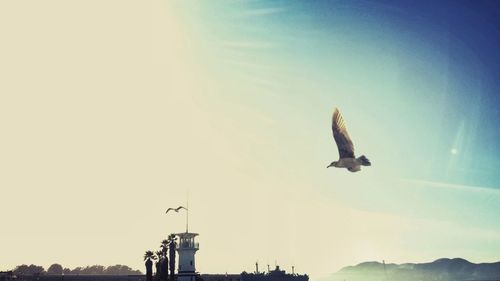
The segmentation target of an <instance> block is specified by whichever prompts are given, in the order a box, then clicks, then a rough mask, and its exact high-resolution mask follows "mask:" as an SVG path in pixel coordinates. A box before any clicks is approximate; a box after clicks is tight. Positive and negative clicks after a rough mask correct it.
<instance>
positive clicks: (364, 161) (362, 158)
mask: <svg viewBox="0 0 500 281" xmlns="http://www.w3.org/2000/svg"><path fill="white" fill-rule="evenodd" d="M356 160H358V162H359V163H360V164H361V165H363V166H371V165H372V163H370V160H368V158H366V156H364V155H361V156H359V157H358V159H356Z"/></svg>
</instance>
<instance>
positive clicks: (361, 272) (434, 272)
mask: <svg viewBox="0 0 500 281" xmlns="http://www.w3.org/2000/svg"><path fill="white" fill-rule="evenodd" d="M338 280H346V281H372V280H384V281H390V280H398V281H420V280H426V281H456V280H482V281H484V280H488V281H489V280H498V281H500V262H495V263H472V262H469V261H468V260H465V259H462V258H454V259H448V258H442V259H438V260H435V261H433V262H429V263H404V264H394V263H390V264H385V269H384V264H383V263H380V262H364V263H360V264H358V265H356V266H347V267H344V268H342V269H341V270H339V271H338V272H337V273H334V274H333V275H332V276H331V278H328V281H338Z"/></svg>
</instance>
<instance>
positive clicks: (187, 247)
mask: <svg viewBox="0 0 500 281" xmlns="http://www.w3.org/2000/svg"><path fill="white" fill-rule="evenodd" d="M176 235H177V236H178V237H179V244H178V246H177V253H178V254H179V268H178V270H177V272H178V273H177V281H196V276H197V274H196V266H195V265H196V263H195V259H194V255H195V254H196V251H198V249H199V244H198V243H197V242H195V241H194V238H195V237H196V236H198V233H191V232H188V230H187V229H186V232H184V233H177V234H176Z"/></svg>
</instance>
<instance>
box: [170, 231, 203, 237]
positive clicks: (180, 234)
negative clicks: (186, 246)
mask: <svg viewBox="0 0 500 281" xmlns="http://www.w3.org/2000/svg"><path fill="white" fill-rule="evenodd" d="M175 235H177V236H179V237H183V238H190V237H195V236H198V233H193V232H181V233H176V234H175Z"/></svg>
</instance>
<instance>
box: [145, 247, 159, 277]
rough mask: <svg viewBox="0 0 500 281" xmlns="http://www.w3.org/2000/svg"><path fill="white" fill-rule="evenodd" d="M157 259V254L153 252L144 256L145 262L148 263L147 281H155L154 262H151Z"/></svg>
mask: <svg viewBox="0 0 500 281" xmlns="http://www.w3.org/2000/svg"><path fill="white" fill-rule="evenodd" d="M154 259H156V257H155V254H154V253H153V251H146V253H145V254H144V260H145V261H146V263H145V265H146V280H147V281H152V280H153V262H152V261H151V260H154Z"/></svg>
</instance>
